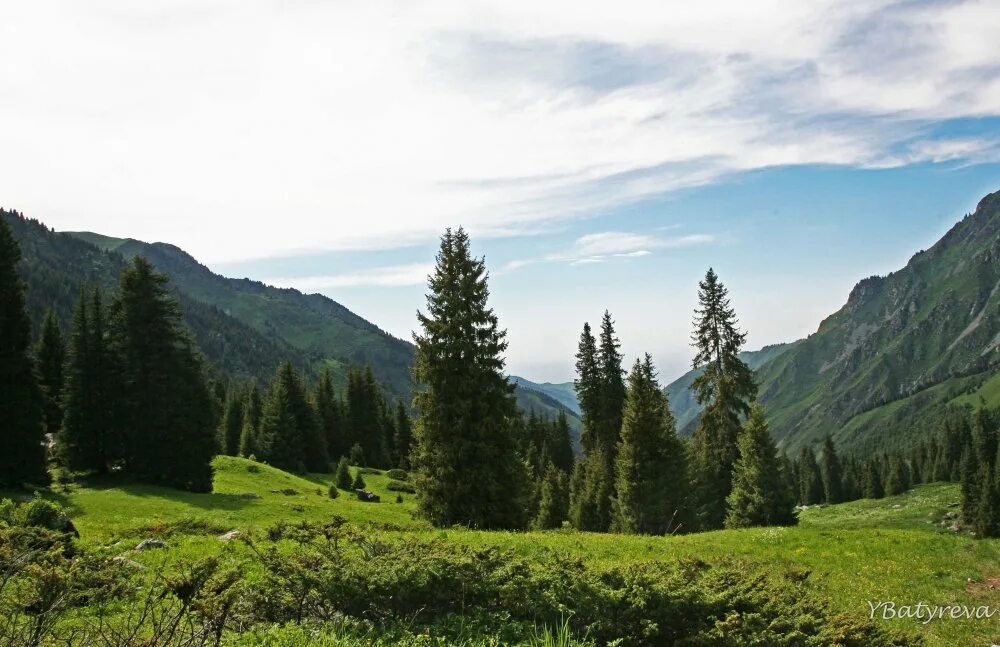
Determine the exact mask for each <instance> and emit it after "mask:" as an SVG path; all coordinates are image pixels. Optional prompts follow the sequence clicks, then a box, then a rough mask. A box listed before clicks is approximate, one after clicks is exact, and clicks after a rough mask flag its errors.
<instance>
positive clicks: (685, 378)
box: [664, 342, 799, 435]
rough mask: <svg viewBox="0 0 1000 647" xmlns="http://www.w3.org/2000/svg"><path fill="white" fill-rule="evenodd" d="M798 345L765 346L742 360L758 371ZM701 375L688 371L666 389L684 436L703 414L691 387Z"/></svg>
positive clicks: (679, 429)
mask: <svg viewBox="0 0 1000 647" xmlns="http://www.w3.org/2000/svg"><path fill="white" fill-rule="evenodd" d="M798 343H799V342H792V343H790V344H772V345H770V346H765V347H764V348H761V349H760V350H752V351H745V352H743V353H740V359H742V360H743V361H744V362H746V364H747V366H749V367H750V368H751V369H753V370H757V369H759V368H760V367H761V366H763V365H764V364H766V363H767V362H769V361H771V360H772V359H774V358H775V357H778V356H779V355H781V354H782V353H784V352H786V351H788V350H789V349H791V348H793V347H794V346H795V345H796V344H798ZM701 373H702V370H701V369H699V370H692V371H688V372H687V373H685V374H684V375H682V376H680V377H679V378H677V379H676V380H674V381H673V382H671V383H670V384H668V385H667V386H666V388H665V389H664V391H666V393H667V398H668V399H669V401H670V410H671V411H672V412H673V414H674V418H675V419H676V420H677V430H678V432H680V433H681V434H684V435H690V434H691V433H692V432H693V431H694V427H695V425H696V424H697V420H698V415H699V414H700V413H701V410H702V408H703V407H702V406H701V405H700V404H698V401H697V400H696V399H695V395H694V391H692V390H691V385H692V384H693V383H694V381H695V379H697V377H698V376H699V375H701Z"/></svg>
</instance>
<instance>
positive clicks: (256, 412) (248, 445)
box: [239, 382, 264, 458]
mask: <svg viewBox="0 0 1000 647" xmlns="http://www.w3.org/2000/svg"><path fill="white" fill-rule="evenodd" d="M263 408H264V403H263V402H262V401H261V398H260V389H258V388H257V383H256V382H254V383H253V384H251V385H250V388H248V389H247V395H246V401H245V402H244V403H243V429H241V430H240V452H239V453H240V456H244V457H246V458H250V457H251V456H253V457H254V458H260V457H262V456H263V454H264V449H263V448H262V447H261V446H260V440H259V439H260V434H259V430H260V418H261V415H262V411H263Z"/></svg>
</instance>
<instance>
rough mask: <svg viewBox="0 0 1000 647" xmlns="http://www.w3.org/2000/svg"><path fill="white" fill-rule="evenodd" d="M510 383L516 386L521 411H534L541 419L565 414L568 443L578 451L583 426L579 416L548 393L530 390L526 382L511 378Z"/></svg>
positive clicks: (515, 392) (515, 394)
mask: <svg viewBox="0 0 1000 647" xmlns="http://www.w3.org/2000/svg"><path fill="white" fill-rule="evenodd" d="M511 381H512V382H514V383H515V384H517V388H516V389H515V390H514V397H515V398H516V399H517V406H518V407H520V409H521V410H522V411H525V412H527V411H531V410H532V409H534V410H535V412H536V413H538V414H539V415H541V416H542V417H543V418H556V417H558V416H559V413H560V412H562V413H565V414H566V421H567V422H568V423H569V432H570V441H571V442H572V443H573V448H574V449H575V450H576V451H579V450H580V430H581V427H582V425H583V422H582V421H581V420H580V416H579V414H577V413H576V412H575V411H573V410H572V409H570V408H569V407H567V406H565V405H564V404H563V403H562V402H559V401H557V400H556V399H555V398H553V397H551V396H550V395H549V394H548V393H545V392H543V391H538V390H535V389H533V388H531V387H530V386H528V384H530V383H529V382H528V381H527V380H524V379H522V378H517V377H512V378H511Z"/></svg>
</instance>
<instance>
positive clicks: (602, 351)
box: [597, 310, 625, 466]
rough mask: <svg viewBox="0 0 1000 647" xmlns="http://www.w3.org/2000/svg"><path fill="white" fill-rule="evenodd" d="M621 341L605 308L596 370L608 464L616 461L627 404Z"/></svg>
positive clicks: (601, 439)
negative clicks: (598, 380)
mask: <svg viewBox="0 0 1000 647" xmlns="http://www.w3.org/2000/svg"><path fill="white" fill-rule="evenodd" d="M620 348H621V342H620V341H619V340H618V336H617V335H616V334H615V322H614V320H613V319H612V318H611V313H610V312H608V311H607V310H605V311H604V317H602V319H601V336H600V340H599V345H598V350H597V371H598V375H599V379H600V387H599V388H600V391H599V392H600V411H601V420H600V431H599V433H600V443H601V445H602V446H603V447H604V448H605V451H606V452H607V454H606V459H607V461H608V464H609V465H612V466H613V465H614V463H615V456H616V455H617V452H618V440H619V437H620V434H621V429H622V419H623V418H622V416H623V412H624V408H625V370H624V369H623V368H622V359H623V356H622V353H621V351H620Z"/></svg>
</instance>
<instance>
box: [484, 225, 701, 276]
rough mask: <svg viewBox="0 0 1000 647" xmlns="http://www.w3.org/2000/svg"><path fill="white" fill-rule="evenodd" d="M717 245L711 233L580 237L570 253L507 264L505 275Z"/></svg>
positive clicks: (619, 233) (614, 233)
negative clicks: (533, 268)
mask: <svg viewBox="0 0 1000 647" xmlns="http://www.w3.org/2000/svg"><path fill="white" fill-rule="evenodd" d="M712 242H715V236H712V235H710V234H689V235H686V236H672V237H665V236H652V235H649V234H638V233H632V232H623V231H602V232H597V233H593V234H585V235H583V236H580V237H579V238H577V239H576V240H575V241H574V242H573V245H572V246H571V247H570V248H569V249H566V250H563V251H559V252H555V253H552V254H548V255H546V256H542V257H539V258H522V259H515V260H512V261H509V262H507V263H506V264H505V265H504V266H503V268H501V270H500V271H501V272H510V271H513V270H516V269H519V268H521V267H524V266H526V265H532V264H535V263H569V264H570V265H587V264H591V263H603V262H605V261H606V260H608V259H610V258H639V257H642V256H649V255H650V254H652V253H653V252H652V251H651V250H653V249H666V248H676V247H690V246H692V245H704V244H708V243H712Z"/></svg>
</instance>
